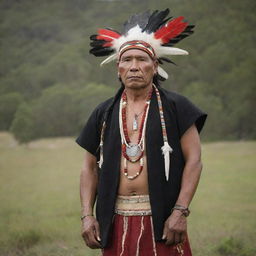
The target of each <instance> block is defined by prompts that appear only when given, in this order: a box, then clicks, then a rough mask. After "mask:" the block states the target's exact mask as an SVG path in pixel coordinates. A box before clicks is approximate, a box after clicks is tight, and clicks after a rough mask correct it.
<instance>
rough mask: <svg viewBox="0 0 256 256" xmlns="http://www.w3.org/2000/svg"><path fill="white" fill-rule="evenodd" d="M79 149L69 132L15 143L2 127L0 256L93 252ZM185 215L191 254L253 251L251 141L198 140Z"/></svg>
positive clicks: (254, 148) (231, 255) (88, 255)
mask: <svg viewBox="0 0 256 256" xmlns="http://www.w3.org/2000/svg"><path fill="white" fill-rule="evenodd" d="M82 161H83V150H82V149H81V148H79V147H78V146H76V144H75V143H74V141H73V139H70V138H60V139H58V138H57V139H44V140H39V141H35V142H32V143H30V144H28V145H17V143H16V142H15V140H14V139H13V138H12V137H11V136H10V135H9V134H7V133H0V175H1V176H0V202H1V205H0V255H1V256H18V255H25V256H82V255H83V256H98V255H99V251H95V250H89V249H87V248H86V247H85V245H84V244H83V241H82V239H81V238H80V220H79V216H80V203H79V190H78V183H79V175H80V169H81V165H82ZM203 163H204V170H203V174H202V178H201V181H200V185H199V188H198V191H197V194H196V196H195V198H194V200H193V202H192V205H191V211H192V214H191V216H190V217H189V234H190V240H191V245H192V249H193V252H194V256H222V255H224V256H254V255H256V251H255V240H256V204H255V202H256V200H255V199H256V198H255V192H256V189H255V187H256V186H255V180H256V142H219V143H209V144H204V145H203Z"/></svg>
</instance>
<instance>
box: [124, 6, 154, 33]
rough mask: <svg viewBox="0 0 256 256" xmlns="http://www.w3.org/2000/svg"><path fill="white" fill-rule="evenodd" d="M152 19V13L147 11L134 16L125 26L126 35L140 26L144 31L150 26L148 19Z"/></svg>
mask: <svg viewBox="0 0 256 256" xmlns="http://www.w3.org/2000/svg"><path fill="white" fill-rule="evenodd" d="M149 17H150V11H146V12H143V13H139V14H135V15H132V16H131V17H130V18H129V20H127V21H126V22H125V23H124V25H123V30H124V32H123V33H124V34H127V32H128V31H129V30H130V29H131V28H133V27H135V26H137V25H139V26H140V27H141V28H142V29H143V28H145V27H146V25H147V24H148V19H149Z"/></svg>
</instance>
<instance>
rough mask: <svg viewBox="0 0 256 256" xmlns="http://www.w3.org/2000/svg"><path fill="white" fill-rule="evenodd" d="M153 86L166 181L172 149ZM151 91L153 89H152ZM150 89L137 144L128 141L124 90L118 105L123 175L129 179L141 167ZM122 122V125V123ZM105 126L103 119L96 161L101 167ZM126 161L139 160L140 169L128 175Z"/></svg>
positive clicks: (132, 177) (136, 175)
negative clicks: (158, 117)
mask: <svg viewBox="0 0 256 256" xmlns="http://www.w3.org/2000/svg"><path fill="white" fill-rule="evenodd" d="M153 87H154V89H155V91H156V97H157V103H158V109H159V115H160V120H161V127H162V137H163V142H164V145H163V146H162V147H161V150H162V154H163V155H164V164H165V177H166V181H168V179H169V170H170V154H171V153H172V152H173V149H172V148H171V147H170V145H169V143H168V138H167V132H166V124H165V119H164V113H163V107H162V101H161V97H160V93H159V90H158V88H157V87H156V86H155V85H154V84H153ZM152 91H153V89H152ZM152 91H151V92H150V93H149V95H148V99H147V102H146V105H145V108H144V113H143V117H142V122H141V126H140V130H139V132H140V134H139V139H138V143H137V144H132V143H131V141H130V138H129V136H128V130H127V123H126V105H127V96H126V93H125V91H124V92H123V94H122V97H121V100H120V105H119V130H120V134H121V142H122V155H123V156H124V175H125V176H126V177H127V178H128V179H130V180H133V179H135V178H136V177H138V176H139V175H140V173H141V172H142V169H143V154H144V146H145V141H144V139H145V129H146V122H147V117H148V110H149V104H150V100H151V95H152ZM123 123H124V125H123ZM105 128H106V122H105V121H104V123H103V125H102V129H101V136H100V145H99V147H100V160H99V162H98V164H99V167H100V168H101V167H102V164H103V141H104V132H105ZM127 161H129V162H131V163H135V162H138V161H140V169H139V171H138V172H137V173H136V174H135V175H132V176H129V175H128V170H127Z"/></svg>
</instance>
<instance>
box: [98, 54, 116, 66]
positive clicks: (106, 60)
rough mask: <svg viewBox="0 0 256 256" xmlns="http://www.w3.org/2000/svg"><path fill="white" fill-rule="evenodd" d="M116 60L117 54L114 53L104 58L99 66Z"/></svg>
mask: <svg viewBox="0 0 256 256" xmlns="http://www.w3.org/2000/svg"><path fill="white" fill-rule="evenodd" d="M116 58H117V53H114V54H112V55H110V56H109V57H108V58H106V59H105V60H103V61H102V62H101V63H100V65H101V66H103V65H104V64H107V63H109V62H111V61H112V60H115V59H116Z"/></svg>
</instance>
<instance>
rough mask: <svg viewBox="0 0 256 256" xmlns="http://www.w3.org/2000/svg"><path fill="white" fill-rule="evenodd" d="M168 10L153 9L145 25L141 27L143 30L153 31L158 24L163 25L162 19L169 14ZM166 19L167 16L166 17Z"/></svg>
mask: <svg viewBox="0 0 256 256" xmlns="http://www.w3.org/2000/svg"><path fill="white" fill-rule="evenodd" d="M169 12H170V10H169V9H168V8H167V9H165V10H164V11H160V12H159V11H158V10H156V11H154V12H153V13H152V15H151V16H150V17H149V19H148V24H147V26H146V27H145V28H144V29H143V32H144V31H145V32H147V33H149V34H150V33H152V32H155V31H156V30H157V29H158V28H159V27H160V26H162V25H163V21H164V20H165V19H166V16H167V15H168V14H169ZM167 20H168V18H167Z"/></svg>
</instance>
